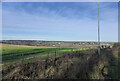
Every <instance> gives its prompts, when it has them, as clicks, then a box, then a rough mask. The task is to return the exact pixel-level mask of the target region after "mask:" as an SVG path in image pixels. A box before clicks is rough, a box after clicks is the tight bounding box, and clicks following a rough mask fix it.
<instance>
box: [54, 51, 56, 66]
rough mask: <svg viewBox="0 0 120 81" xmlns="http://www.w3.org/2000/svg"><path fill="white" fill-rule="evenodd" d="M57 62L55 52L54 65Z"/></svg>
mask: <svg viewBox="0 0 120 81" xmlns="http://www.w3.org/2000/svg"><path fill="white" fill-rule="evenodd" d="M55 62H56V50H55V58H54V64H55Z"/></svg>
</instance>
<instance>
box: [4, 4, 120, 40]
mask: <svg viewBox="0 0 120 81" xmlns="http://www.w3.org/2000/svg"><path fill="white" fill-rule="evenodd" d="M2 8H3V9H2V14H3V15H2V17H3V18H2V21H3V40H5V39H8V40H46V41H47V40H48V41H97V26H98V24H97V22H98V21H97V3H95V2H56V3H55V2H16V3H15V2H13V3H12V2H6V3H5V2H4V3H3V4H2ZM100 34H101V37H100V38H101V41H106V42H108V41H112V42H117V41H118V3H113V2H112V3H108V2H104V3H100Z"/></svg>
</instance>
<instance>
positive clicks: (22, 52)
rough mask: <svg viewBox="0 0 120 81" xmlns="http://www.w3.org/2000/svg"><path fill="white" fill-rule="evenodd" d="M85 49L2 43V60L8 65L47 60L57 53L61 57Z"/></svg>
mask: <svg viewBox="0 0 120 81" xmlns="http://www.w3.org/2000/svg"><path fill="white" fill-rule="evenodd" d="M85 50H87V49H81V48H66V47H40V46H25V45H11V44H2V61H3V65H5V66H6V65H11V64H18V63H21V62H30V61H36V60H45V59H47V58H48V57H49V58H55V54H56V57H59V56H61V55H63V54H71V52H75V51H85Z"/></svg>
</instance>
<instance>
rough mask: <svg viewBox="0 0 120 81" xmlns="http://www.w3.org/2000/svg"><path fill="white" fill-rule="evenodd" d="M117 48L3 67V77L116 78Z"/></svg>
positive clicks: (75, 53) (76, 53)
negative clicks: (98, 52) (99, 52)
mask: <svg viewBox="0 0 120 81" xmlns="http://www.w3.org/2000/svg"><path fill="white" fill-rule="evenodd" d="M116 51H118V50H116V48H113V49H110V48H108V49H102V50H101V54H100V55H98V54H97V53H96V50H94V51H91V52H88V53H82V52H74V53H73V54H67V55H64V56H61V57H57V58H56V59H46V60H45V61H35V62H30V63H25V64H18V65H14V66H9V67H8V68H6V69H3V71H2V73H3V79H11V80H12V79H61V78H62V79H66V78H67V79H117V78H118V60H117V59H116V58H115V56H116V55H115V54H117V52H116Z"/></svg>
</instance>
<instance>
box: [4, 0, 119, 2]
mask: <svg viewBox="0 0 120 81" xmlns="http://www.w3.org/2000/svg"><path fill="white" fill-rule="evenodd" d="M3 1H4V2H98V1H99V2H118V1H119V0H34V1H33V0H3Z"/></svg>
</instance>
